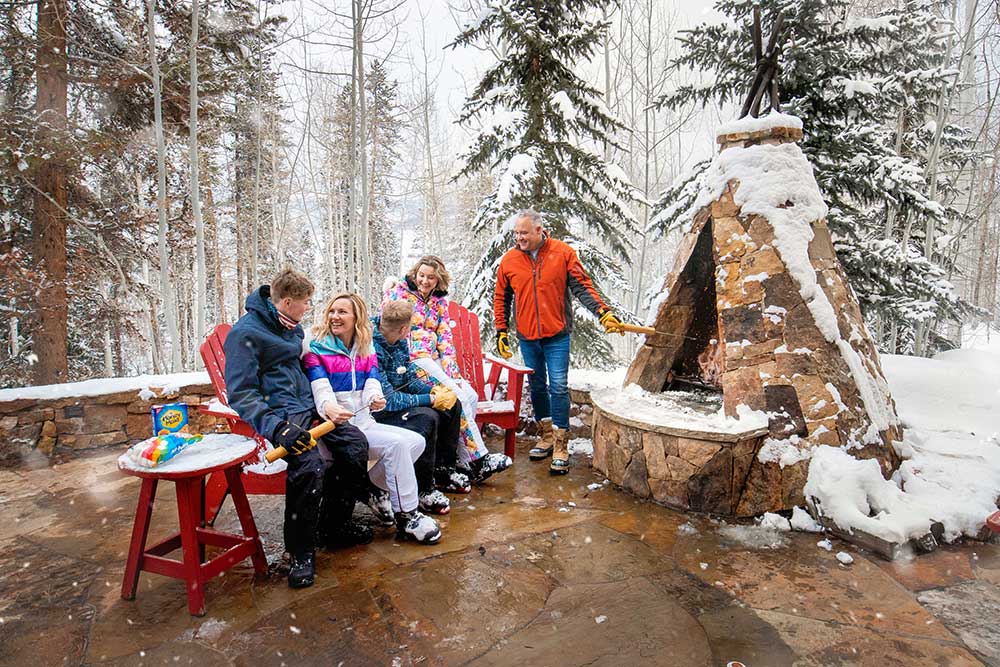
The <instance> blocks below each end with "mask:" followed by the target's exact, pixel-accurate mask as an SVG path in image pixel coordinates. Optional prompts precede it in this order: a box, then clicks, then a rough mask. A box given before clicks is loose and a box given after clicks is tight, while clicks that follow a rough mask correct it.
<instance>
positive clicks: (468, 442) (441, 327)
mask: <svg viewBox="0 0 1000 667" xmlns="http://www.w3.org/2000/svg"><path fill="white" fill-rule="evenodd" d="M450 282H451V276H450V275H449V274H448V270H447V269H446V268H445V266H444V262H443V261H442V260H441V258H439V257H435V256H434V255H424V256H423V257H421V258H420V259H419V260H417V263H416V264H414V265H413V268H411V269H410V270H409V271H408V272H407V274H406V275H405V276H403V279H402V280H400V281H398V282H396V283H394V284H392V286H391V287H389V289H388V290H387V291H386V294H385V298H384V299H383V300H382V303H383V305H384V304H386V303H388V302H389V301H398V300H406V301H409V302H410V303H412V304H413V320H412V322H411V324H410V356H411V358H412V359H413V363H414V364H416V365H417V366H418V367H419V368H421V369H422V370H424V371H425V372H426V373H427V374H428V375H429V376H430V378H431V379H432V381H433V382H434V383H438V384H443V385H445V386H446V387H448V388H449V389H451V390H452V391H454V392H455V394H456V395H457V396H458V400H459V401H460V402H461V403H462V417H463V418H462V424H461V431H460V434H459V442H458V443H457V444H456V446H457V447H458V461H459V464H460V466H461V468H462V469H463V470H466V469H467V474H468V475H469V478H470V480H471V481H472V482H474V483H478V482H481V481H483V480H485V479H486V478H487V477H489V476H490V475H493V474H494V473H498V472H501V471H503V470H506V469H507V468H509V467H510V465H511V460H510V457H509V456H507V455H505V454H502V453H499V452H497V453H492V454H491V453H490V451H489V450H488V449H486V444H485V443H484V442H483V436H482V434H481V433H480V432H479V427H478V426H477V425H476V404H477V403H478V402H479V395H478V393H477V392H476V390H475V389H474V388H473V387H472V385H471V384H469V382H468V381H467V380H466V379H465V378H463V377H462V374H461V372H460V371H459V369H458V362H457V357H458V355H457V353H456V352H455V343H454V340H453V338H452V333H451V324H452V323H451V318H450V316H449V315H448V285H449V283H450Z"/></svg>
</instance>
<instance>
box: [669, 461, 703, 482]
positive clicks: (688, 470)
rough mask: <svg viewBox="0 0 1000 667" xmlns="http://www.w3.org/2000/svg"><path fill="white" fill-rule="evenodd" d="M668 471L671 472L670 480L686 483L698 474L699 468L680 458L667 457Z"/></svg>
mask: <svg viewBox="0 0 1000 667" xmlns="http://www.w3.org/2000/svg"><path fill="white" fill-rule="evenodd" d="M666 464H667V470H669V471H670V479H672V480H675V481H685V480H687V479H688V478H689V477H690V476H691V475H693V474H695V473H696V472H698V468H697V466H695V465H694V464H692V463H689V462H687V461H685V460H684V459H682V458H680V457H679V456H667V458H666Z"/></svg>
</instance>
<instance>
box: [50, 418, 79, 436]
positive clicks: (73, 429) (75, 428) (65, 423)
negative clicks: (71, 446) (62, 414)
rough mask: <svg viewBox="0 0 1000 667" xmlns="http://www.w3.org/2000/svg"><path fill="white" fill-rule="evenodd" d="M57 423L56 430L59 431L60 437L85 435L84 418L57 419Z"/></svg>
mask: <svg viewBox="0 0 1000 667" xmlns="http://www.w3.org/2000/svg"><path fill="white" fill-rule="evenodd" d="M55 422H56V429H57V430H58V432H59V435H60V436H63V435H75V434H77V433H83V417H72V418H70V419H56V420H55Z"/></svg>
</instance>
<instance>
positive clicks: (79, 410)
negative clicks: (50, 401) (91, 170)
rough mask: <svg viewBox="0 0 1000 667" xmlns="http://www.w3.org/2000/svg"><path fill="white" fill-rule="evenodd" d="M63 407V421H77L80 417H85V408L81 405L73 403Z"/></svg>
mask: <svg viewBox="0 0 1000 667" xmlns="http://www.w3.org/2000/svg"><path fill="white" fill-rule="evenodd" d="M61 407H62V416H63V419H76V418H78V417H83V406H82V405H80V404H79V403H75V402H74V403H71V404H67V405H64V406H61Z"/></svg>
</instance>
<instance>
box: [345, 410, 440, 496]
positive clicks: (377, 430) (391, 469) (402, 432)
mask: <svg viewBox="0 0 1000 667" xmlns="http://www.w3.org/2000/svg"><path fill="white" fill-rule="evenodd" d="M361 430H362V432H363V433H364V434H365V437H366V438H368V458H369V460H370V459H375V460H376V463H375V465H374V466H372V468H371V470H369V471H368V477H369V478H370V479H371V480H372V483H374V484H375V486H377V487H378V488H380V489H382V490H383V491H388V492H389V500H390V501H391V502H392V511H393V512H410V511H412V510H415V509H416V508H417V502H418V499H417V475H416V473H414V472H413V462H414V461H416V460H417V458H418V457H419V456H420V455H421V454H422V453H423V451H424V446H425V444H426V443H424V437H423V436H422V435H420V434H419V433H416V432H415V431H408V430H406V429H405V428H399V427H397V426H389V425H387V424H379V423H378V422H376V421H372V422H371V423H370V424H367V425H365V426H364V427H363V428H362V429H361Z"/></svg>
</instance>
